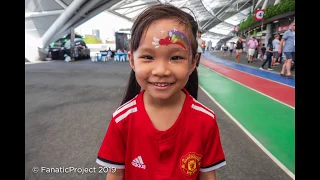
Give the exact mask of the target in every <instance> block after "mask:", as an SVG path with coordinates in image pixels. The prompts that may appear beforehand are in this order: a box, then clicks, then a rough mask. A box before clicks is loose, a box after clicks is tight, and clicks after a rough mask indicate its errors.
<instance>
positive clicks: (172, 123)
mask: <svg viewBox="0 0 320 180" xmlns="http://www.w3.org/2000/svg"><path fill="white" fill-rule="evenodd" d="M197 27H198V25H197V23H196V21H194V19H193V17H192V16H191V15H189V14H187V13H186V12H184V11H182V10H180V9H178V8H176V7H174V6H172V5H163V4H160V5H154V6H151V7H150V8H149V9H147V10H145V11H144V12H143V13H142V14H141V15H139V16H138V17H137V20H136V21H135V23H134V24H133V27H132V39H131V41H130V47H131V50H130V52H128V57H129V61H130V65H131V67H132V71H131V74H130V77H129V83H128V87H127V90H126V94H125V96H124V98H123V100H122V103H121V104H122V105H121V106H120V107H119V108H118V109H117V110H116V111H115V112H114V113H113V114H112V119H111V121H110V124H109V127H108V130H107V132H106V134H105V137H104V139H103V141H102V144H101V147H100V149H99V152H98V157H97V160H96V162H97V163H98V164H99V165H101V166H104V167H109V168H110V169H115V172H114V173H111V172H109V173H107V179H108V180H115V179H117V180H118V179H119V180H120V179H121V180H123V179H129V180H134V179H139V180H144V179H145V180H150V179H152V180H164V179H179V180H183V179H193V180H198V179H199V180H209V179H210V180H212V179H213V180H215V179H216V170H217V169H218V168H220V167H222V166H224V165H226V161H225V155H224V151H223V148H222V144H221V140H220V133H219V128H218V123H217V121H216V115H215V113H214V112H213V111H212V110H210V109H209V108H207V107H205V106H204V105H202V104H201V103H200V102H198V101H197V100H196V99H197V94H198V75H197V69H196V63H197V60H198V54H197V47H198V46H197V41H196V33H197V31H198V28H197Z"/></svg>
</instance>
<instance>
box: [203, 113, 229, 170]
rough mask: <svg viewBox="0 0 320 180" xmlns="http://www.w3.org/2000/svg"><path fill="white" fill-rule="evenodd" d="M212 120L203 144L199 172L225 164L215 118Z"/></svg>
mask: <svg viewBox="0 0 320 180" xmlns="http://www.w3.org/2000/svg"><path fill="white" fill-rule="evenodd" d="M213 121H214V122H213V127H212V128H211V129H210V132H209V134H208V141H207V144H206V146H205V150H204V154H203V159H202V163H201V168H200V172H209V171H213V170H216V169H218V168H220V167H222V166H224V165H226V161H225V156H224V152H223V149H222V145H221V140H220V133H219V129H218V124H217V121H216V119H215V118H214V119H213Z"/></svg>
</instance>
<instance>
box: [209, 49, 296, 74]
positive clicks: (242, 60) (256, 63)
mask: <svg viewBox="0 0 320 180" xmlns="http://www.w3.org/2000/svg"><path fill="white" fill-rule="evenodd" d="M205 53H208V54H210V55H212V56H216V57H218V58H220V59H225V60H229V61H234V60H235V59H236V53H235V52H233V54H232V56H231V57H230V56H229V54H227V56H222V51H219V50H215V51H206V52H205ZM246 55H247V54H246V53H242V54H241V57H240V62H239V63H240V64H243V65H247V66H253V67H256V68H260V66H261V64H262V63H263V62H262V61H260V60H256V61H254V62H253V63H248V58H246ZM267 67H268V63H267V64H266V65H265V68H267ZM281 68H282V65H277V66H274V67H272V69H273V72H275V73H280V72H281ZM291 73H292V75H295V71H291Z"/></svg>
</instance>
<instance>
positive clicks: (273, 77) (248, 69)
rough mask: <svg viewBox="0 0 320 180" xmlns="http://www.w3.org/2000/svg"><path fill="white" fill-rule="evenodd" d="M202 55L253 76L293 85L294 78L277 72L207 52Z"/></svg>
mask: <svg viewBox="0 0 320 180" xmlns="http://www.w3.org/2000/svg"><path fill="white" fill-rule="evenodd" d="M202 56H203V57H205V58H207V59H209V60H211V61H214V62H216V63H219V64H222V65H224V66H227V67H230V68H233V69H236V70H239V71H243V72H246V73H248V74H252V75H255V76H259V77H262V78H266V79H270V80H272V81H275V82H279V83H282V84H286V85H289V86H292V87H295V81H294V79H289V78H285V77H281V76H280V75H279V74H276V73H273V72H269V71H262V70H260V69H257V68H254V67H249V66H245V65H242V64H238V63H234V62H232V61H228V60H223V59H220V58H218V57H213V56H210V55H207V54H203V55H202Z"/></svg>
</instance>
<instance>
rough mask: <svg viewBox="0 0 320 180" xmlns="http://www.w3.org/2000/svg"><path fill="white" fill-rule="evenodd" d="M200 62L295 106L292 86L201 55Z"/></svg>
mask: <svg viewBox="0 0 320 180" xmlns="http://www.w3.org/2000/svg"><path fill="white" fill-rule="evenodd" d="M201 64H203V65H204V66H206V67H208V68H210V69H212V70H213V71H215V72H218V73H220V74H222V75H224V76H227V77H228V78H230V79H233V80H235V81H237V82H239V83H241V84H243V85H245V86H248V87H250V88H252V89H254V90H256V91H258V92H261V93H263V94H265V95H268V96H270V97H272V98H274V99H277V100H278V101H280V102H283V103H285V104H287V105H290V106H292V107H295V89H294V88H292V87H289V86H285V85H283V84H280V83H276V82H274V81H269V80H267V79H264V78H260V77H256V76H253V75H250V74H247V73H244V72H241V71H237V70H234V69H232V68H229V67H226V66H223V65H221V64H219V63H215V62H212V61H210V60H207V59H206V58H203V57H201Z"/></svg>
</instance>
